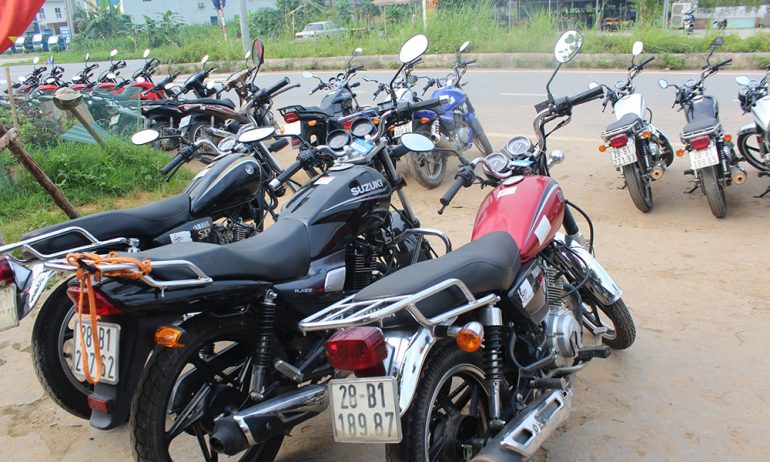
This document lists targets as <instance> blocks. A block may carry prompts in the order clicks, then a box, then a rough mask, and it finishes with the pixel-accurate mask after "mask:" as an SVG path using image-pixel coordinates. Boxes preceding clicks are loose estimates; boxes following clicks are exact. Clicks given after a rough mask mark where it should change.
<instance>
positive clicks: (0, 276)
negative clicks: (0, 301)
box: [0, 257, 16, 286]
mask: <svg viewBox="0 0 770 462" xmlns="http://www.w3.org/2000/svg"><path fill="white" fill-rule="evenodd" d="M15 279H16V275H15V274H14V273H13V268H12V267H11V262H10V261H8V258H7V257H0V286H4V285H6V284H8V283H11V282H13V281H14V280H15Z"/></svg>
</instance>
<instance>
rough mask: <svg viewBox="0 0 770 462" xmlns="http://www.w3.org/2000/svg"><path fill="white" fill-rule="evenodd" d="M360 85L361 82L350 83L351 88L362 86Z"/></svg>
mask: <svg viewBox="0 0 770 462" xmlns="http://www.w3.org/2000/svg"><path fill="white" fill-rule="evenodd" d="M360 86H361V82H354V83H351V84H350V88H356V87H360Z"/></svg>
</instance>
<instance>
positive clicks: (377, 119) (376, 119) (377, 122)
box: [372, 117, 380, 125]
mask: <svg viewBox="0 0 770 462" xmlns="http://www.w3.org/2000/svg"><path fill="white" fill-rule="evenodd" d="M372 123H373V124H374V125H379V124H380V118H379V117H375V118H374V119H372Z"/></svg>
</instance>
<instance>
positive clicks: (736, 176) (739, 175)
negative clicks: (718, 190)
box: [730, 166, 746, 184]
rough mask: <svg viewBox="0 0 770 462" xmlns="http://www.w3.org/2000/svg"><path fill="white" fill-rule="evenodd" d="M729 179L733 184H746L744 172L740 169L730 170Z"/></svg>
mask: <svg viewBox="0 0 770 462" xmlns="http://www.w3.org/2000/svg"><path fill="white" fill-rule="evenodd" d="M730 178H732V180H733V183H735V184H743V183H745V182H746V172H745V171H744V170H743V169H742V168H740V167H737V166H733V167H731V168H730Z"/></svg>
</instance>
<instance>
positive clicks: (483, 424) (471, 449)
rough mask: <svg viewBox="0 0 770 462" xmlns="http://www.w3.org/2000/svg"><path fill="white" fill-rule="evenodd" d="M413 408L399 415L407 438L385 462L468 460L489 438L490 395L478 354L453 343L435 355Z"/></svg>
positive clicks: (415, 398)
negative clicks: (480, 442)
mask: <svg viewBox="0 0 770 462" xmlns="http://www.w3.org/2000/svg"><path fill="white" fill-rule="evenodd" d="M425 364H426V365H427V366H426V368H425V370H424V371H423V373H422V375H421V377H420V383H419V385H418V387H417V390H416V391H415V395H414V400H413V401H412V404H411V406H410V407H409V411H407V413H406V414H404V416H403V417H402V419H401V422H402V430H403V434H404V439H403V440H402V441H401V443H400V444H399V445H398V446H397V447H396V446H392V447H389V448H388V450H387V451H386V457H387V460H389V461H391V462H396V461H410V462H423V461H434V460H440V461H458V462H459V461H468V460H470V457H471V456H472V455H475V454H476V453H477V452H478V451H479V445H478V444H474V443H476V442H478V441H484V440H485V439H486V438H488V437H489V436H490V428H489V418H488V414H487V409H488V404H487V402H488V399H487V391H486V387H485V386H484V371H483V367H482V358H481V354H480V352H476V353H466V352H465V351H462V350H460V349H459V348H458V347H457V346H456V345H455V344H454V342H452V343H447V344H445V345H444V346H442V347H439V348H438V349H436V350H435V351H434V352H433V353H431V355H430V357H429V358H428V360H427V361H426V362H425Z"/></svg>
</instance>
